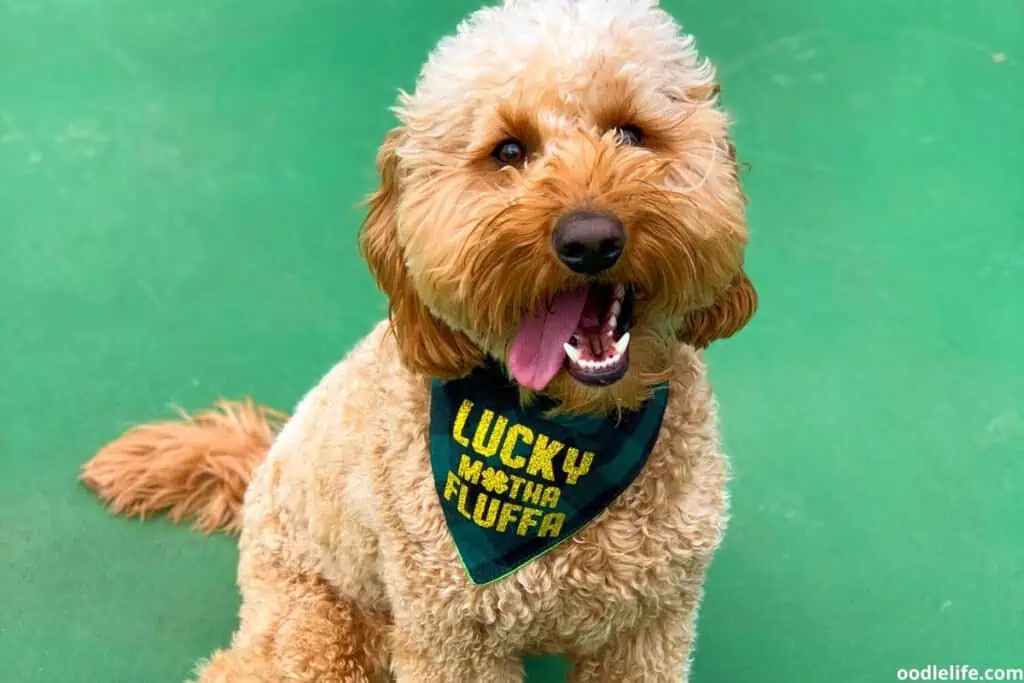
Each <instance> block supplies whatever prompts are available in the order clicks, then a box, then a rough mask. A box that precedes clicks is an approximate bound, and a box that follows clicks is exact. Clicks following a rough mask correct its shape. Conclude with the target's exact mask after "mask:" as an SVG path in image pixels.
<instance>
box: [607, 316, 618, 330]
mask: <svg viewBox="0 0 1024 683" xmlns="http://www.w3.org/2000/svg"><path fill="white" fill-rule="evenodd" d="M618 324H619V319H618V318H617V317H616V315H615V314H614V313H612V315H611V316H610V317H609V318H608V327H610V328H612V329H613V330H614V329H615V326H616V325H618Z"/></svg>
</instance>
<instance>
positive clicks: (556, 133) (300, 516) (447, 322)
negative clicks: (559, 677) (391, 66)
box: [81, 0, 757, 683]
mask: <svg viewBox="0 0 1024 683" xmlns="http://www.w3.org/2000/svg"><path fill="white" fill-rule="evenodd" d="M395 111H396V115H397V119H398V124H397V126H396V127H395V128H394V129H393V130H392V131H391V132H390V133H389V134H388V135H387V136H386V139H385V140H384V141H383V143H382V145H381V146H380V149H379V154H378V158H377V167H378V171H379V181H380V184H379V187H378V188H377V189H376V190H375V191H374V192H373V194H372V195H371V196H370V198H369V200H368V211H367V213H366V218H365V221H364V223H363V225H362V227H361V230H360V233H359V245H360V248H361V252H362V254H363V256H364V258H365V260H366V262H367V263H368V265H369V268H370V270H371V271H372V274H373V276H374V277H375V280H376V282H377V284H378V285H379V287H380V289H381V290H383V292H384V293H385V294H386V296H387V299H388V302H389V315H388V316H387V319H386V320H385V321H383V322H381V323H380V324H379V325H378V326H377V327H376V328H375V329H373V330H372V331H371V332H370V333H369V334H368V335H367V336H366V337H365V338H364V339H363V340H362V341H361V342H359V343H358V345H357V346H356V347H355V348H354V349H353V350H352V351H350V352H349V353H348V355H347V356H346V357H345V358H344V359H343V360H342V361H341V362H340V363H339V364H338V365H337V366H336V367H335V368H334V369H333V370H331V371H330V372H329V374H327V376H326V377H325V378H324V379H323V380H322V381H321V382H320V383H319V384H318V385H317V386H316V387H315V388H314V389H313V390H311V391H310V392H309V393H308V394H307V395H306V396H305V397H304V398H303V399H302V400H301V402H300V403H299V405H298V406H297V408H296V410H295V411H294V413H293V415H292V416H291V417H289V418H286V417H285V416H283V415H279V414H277V413H274V412H272V411H270V410H268V409H265V408H261V407H259V406H257V405H255V404H253V403H252V402H249V401H247V402H244V403H223V404H221V405H220V406H219V407H218V408H216V409H213V410H210V411H207V412H205V413H202V414H199V415H197V416H192V417H189V416H184V419H182V420H181V421H178V422H167V423H156V424H151V425H143V426H140V427H138V428H135V429H133V430H132V431H130V432H129V433H127V434H126V435H124V436H123V437H122V438H120V439H118V440H116V441H114V442H112V443H111V444H109V445H108V446H107V447H106V448H104V449H103V450H102V451H100V452H99V453H98V454H97V455H96V456H95V457H94V459H93V460H92V461H91V462H89V463H88V464H87V465H86V466H85V467H84V468H83V471H82V474H81V477H82V479H83V481H84V482H85V483H86V484H87V485H88V486H90V487H91V488H92V489H94V490H95V491H96V492H97V493H98V494H99V495H100V496H101V497H102V498H103V499H104V500H105V501H107V503H109V504H110V505H111V507H112V508H113V509H114V510H115V511H116V512H120V513H123V514H130V515H136V516H146V515H150V514H153V513H155V512H157V511H161V510H164V511H169V512H170V514H171V516H172V518H173V519H176V520H177V519H183V518H186V517H193V518H195V519H196V520H197V525H198V526H200V527H201V528H203V529H204V530H207V531H212V530H227V531H231V532H239V533H240V562H239V569H238V581H239V585H240V587H241V592H242V606H241V614H240V624H239V627H238V630H237V632H236V633H235V635H234V637H233V639H232V642H231V644H230V646H229V647H228V648H227V649H225V650H223V651H219V652H216V653H214V654H213V655H212V656H211V657H210V658H209V659H207V660H204V661H203V662H202V663H201V664H200V665H199V666H198V668H197V673H196V676H197V677H198V678H197V680H198V681H200V682H201V683H281V682H284V681H289V682H291V681H309V682H313V681H317V682H319V683H378V682H380V683H383V682H384V681H396V682H397V683H426V682H433V681H437V682H443V683H467V682H480V683H522V682H523V680H524V668H523V656H524V655H527V654H558V655H562V656H564V657H565V658H567V659H568V660H569V662H570V663H571V671H572V673H571V674H570V676H571V680H572V681H574V682H576V683H611V682H615V683H624V682H641V681H642V682H643V683H659V682H664V683H669V682H670V681H671V682H673V683H674V682H675V681H679V680H681V679H682V680H687V679H688V676H689V669H690V660H691V653H692V649H693V645H694V636H695V624H696V616H697V613H698V609H699V606H700V603H701V598H702V592H703V583H704V579H705V575H706V571H707V569H708V566H709V563H710V562H711V560H712V557H713V555H714V553H715V551H716V549H717V548H718V546H719V544H720V542H721V539H722V536H723V533H724V531H725V528H726V523H727V518H728V495H727V480H728V473H729V470H728V463H727V460H726V457H725V455H724V454H723V452H722V448H721V445H720V439H719V435H718V423H717V408H716V403H715V399H714V396H713V394H712V392H711V389H710V387H709V383H708V379H707V371H706V366H705V362H704V360H703V349H704V348H705V347H707V346H708V345H709V344H710V343H712V342H714V341H715V340H719V339H724V338H727V337H730V336H731V335H733V334H734V333H736V332H737V331H738V330H740V329H741V328H742V327H744V325H746V324H747V322H748V321H749V320H750V319H751V317H752V316H753V314H754V312H755V309H756V305H757V294H756V291H755V289H754V287H753V285H752V284H751V282H750V280H749V279H748V277H747V276H746V274H745V272H744V267H743V264H744V254H745V251H746V247H747V243H748V228H747V224H746V219H745V209H746V198H745V195H744V193H743V190H742V188H741V184H740V177H739V169H738V165H737V161H736V156H735V152H734V148H733V145H732V143H731V140H730V134H729V131H730V120H729V117H728V115H727V114H726V113H725V112H724V111H723V109H722V108H721V106H720V102H719V88H718V85H717V84H716V81H715V75H714V69H713V67H712V65H711V64H710V63H709V62H708V61H707V60H706V59H703V58H701V57H700V56H699V55H698V52H697V51H696V48H695V43H694V40H693V38H692V37H690V36H688V35H686V34H684V33H683V32H682V31H681V29H680V27H679V25H677V23H676V22H675V21H674V20H673V18H672V17H671V16H670V15H669V14H668V13H667V12H666V11H664V10H663V9H661V8H659V7H658V6H657V2H656V1H655V0H505V2H504V3H503V4H501V5H498V6H492V7H485V8H483V9H480V10H478V11H476V12H475V13H473V14H472V15H471V16H470V17H469V18H468V19H467V20H465V21H464V22H463V23H462V24H461V25H460V26H459V27H458V30H457V32H455V33H454V34H453V35H451V36H449V37H446V38H444V39H443V40H441V41H440V43H439V44H438V45H437V47H436V48H435V50H434V51H433V52H432V53H431V54H430V56H429V59H428V61H427V63H426V65H425V66H424V67H423V70H422V72H421V74H420V77H419V80H418V83H417V85H416V87H415V89H414V91H413V92H412V93H408V94H407V93H402V94H401V95H400V97H399V102H398V105H397V107H396V108H395ZM588 439H589V440H588ZM598 479H599V480H600V481H598V482H597V483H596V484H593V485H592V486H591V485H590V484H587V486H591V488H589V489H588V488H586V486H584V484H585V483H586V482H587V481H589V480H595V481H596V480H598ZM562 506H565V507H564V508H563V507H562ZM484 546H486V547H484Z"/></svg>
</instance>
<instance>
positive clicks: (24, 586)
mask: <svg viewBox="0 0 1024 683" xmlns="http://www.w3.org/2000/svg"><path fill="white" fill-rule="evenodd" d="M666 4H667V5H669V7H670V9H672V10H673V11H677V14H678V15H679V16H680V17H682V18H683V19H684V20H685V21H686V22H687V24H688V26H689V28H690V29H692V30H693V31H694V32H695V33H697V35H698V36H699V38H700V39H701V44H702V46H703V48H704V49H705V51H706V52H708V53H709V54H710V55H711V56H713V57H714V58H715V59H716V60H717V61H718V62H719V63H720V65H721V75H722V81H723V84H724V95H725V99H726V103H727V105H728V106H729V107H730V108H731V109H732V110H733V112H735V115H736V117H737V120H738V127H737V142H738V147H739V150H740V153H741V156H742V157H743V158H744V159H745V160H747V161H749V162H750V163H751V164H752V170H751V171H750V172H749V173H748V175H747V187H748V190H749V194H750V197H751V201H752V208H751V221H752V225H753V231H754V240H753V244H752V248H751V252H750V261H749V270H750V273H751V275H752V277H753V278H754V280H755V281H756V282H757V284H758V286H759V288H760V291H761V294H762V301H763V307H762V310H761V313H760V315H759V316H758V317H757V318H756V323H755V324H752V325H751V327H750V328H749V329H748V330H747V331H746V332H745V333H744V334H743V335H741V336H740V337H739V338H737V339H735V340H733V341H731V342H728V343H723V344H721V345H720V346H719V347H718V348H717V349H715V350H714V351H713V353H712V354H711V360H712V364H713V369H714V376H715V380H716V383H717V389H718V391H719V393H720V397H721V402H722V413H723V418H724V425H725V427H724V428H725V434H726V440H727V443H728V447H729V451H730V453H731V454H732V456H733V460H734V463H735V473H736V475H735V481H734V505H735V508H734V509H735V518H734V522H733V525H732V527H731V532H730V534H729V536H728V538H727V541H726V544H725V546H724V549H723V551H722V553H721V555H720V556H719V558H718V561H717V562H716V564H715V565H714V567H713V571H712V574H711V578H710V581H709V585H708V591H707V601H706V603H705V609H704V611H703V614H702V621H701V636H700V643H699V649H698V652H697V660H696V665H695V676H694V678H695V680H696V681H697V682H698V683H716V682H718V683H737V682H746V681H758V682H762V683H790V682H794V683H825V682H835V683H864V682H868V681H894V680H896V670H897V668H898V667H903V666H923V665H926V664H930V663H934V664H940V665H946V664H973V665H976V666H978V667H987V666H1009V665H1016V666H1024V445H1022V444H1024V342H1022V341H1021V337H1022V334H1024V322H1022V321H1024V303H1022V297H1024V195H1022V193H1021V184H1022V177H1024V176H1022V173H1024V171H1022V165H1024V117H1022V114H1021V110H1022V108H1024V68H1022V62H1024V5H1021V3H1020V2H1019V0H980V1H979V2H974V3H970V2H964V1H963V0H959V1H957V2H952V1H949V0H872V1H869V2H864V1H863V0H840V1H838V2H831V3H830V2H826V0H817V1H815V0H802V1H798V0H789V1H786V0H778V1H776V2H762V1H761V0H731V1H730V0H726V1H725V2H706V3H700V2H696V1H695V0H685V1H684V0H677V1H674V2H669V1H668V0H666ZM473 6H474V3H473V2H471V0H433V1H432V2H429V3H428V2H425V1H422V0H376V2H367V1H365V0H362V1H356V0H306V1H305V2H301V3H292V2H281V1H279V0H221V1H220V2H210V1H209V0H174V1H173V2H162V3H153V2H140V1H139V0H106V2H98V1H97V0H4V1H3V2H0V238H2V239H0V314H2V318H0V320H2V322H0V351H2V356H0V377H2V378H3V381H4V389H3V391H2V392H0V416H2V417H0V420H2V422H0V683H93V682H95V683H101V682H102V683H110V682H114V683H175V682H177V681H180V680H181V679H182V677H183V675H184V674H185V673H186V671H187V670H188V669H189V667H190V666H191V664H192V662H193V661H194V660H196V659H198V658H200V657H202V656H203V655H205V654H207V653H208V652H209V651H210V650H211V649H213V648H214V647H216V646H219V645H222V644H224V643H225V642H226V640H227V639H228V637H229V635H230V633H231V630H232V628H233V625H234V621H235V614H236V609H237V606H238V597H237V593H236V590H235V586H234V578H233V575H234V564H235V559H236V555H235V549H234V547H233V543H232V541H230V540H229V539H226V538H217V539H204V538H202V537H200V536H197V535H195V534H192V533H190V532H189V531H188V530H187V529H181V528H174V527H171V526H169V525H167V524H164V523H162V522H157V523H151V524H145V525H142V524H138V523H129V522H123V521H118V520H114V519H111V518H110V517H108V516H107V515H105V513H104V512H103V511H102V510H100V508H99V507H98V506H97V505H96V504H95V502H94V500H93V499H92V498H91V497H90V496H89V495H88V494H87V493H86V492H84V491H83V490H81V489H80V488H78V487H77V486H76V483H75V475H76V469H77V468H78V466H79V464H80V463H81V462H82V461H83V460H85V459H86V458H87V457H88V456H89V455H90V453H91V451H92V450H93V449H95V448H96V447H98V446H99V445H100V444H102V443H103V442H104V440H105V439H108V438H110V437H113V436H114V435H116V434H117V433H118V431H119V430H120V429H122V428H123V427H125V426H126V425H129V424H131V423H132V422H134V421H137V420H142V419H147V418H151V417H153V416H158V415H162V414H163V413H164V411H165V407H166V406H167V405H168V404H170V403H178V404H181V405H184V406H188V407H200V406H203V405H205V404H207V403H208V402H209V401H211V400H212V399H214V398H216V397H218V396H222V395H228V396H239V395H242V394H247V393H249V394H253V395H255V396H257V397H258V398H259V399H261V400H263V401H265V402H269V403H272V404H275V405H278V406H282V407H289V406H291V405H292V404H293V402H294V401H295V400H296V399H297V398H298V396H299V395H300V394H301V393H302V392H303V391H304V390H305V389H306V388H308V387H309V386H310V385H311V384H312V383H313V382H314V381H316V380H317V378H318V377H319V376H320V374H321V373H322V372H324V371H325V370H326V369H327V368H328V367H329V366H330V365H331V364H332V363H333V362H334V361H335V360H336V359H337V358H338V357H339V356H341V355H342V354H343V353H344V352H345V350H346V349H347V348H348V347H349V346H350V345H351V344H352V343H353V342H354V341H355V340H356V339H357V338H358V337H359V336H360V335H362V334H363V333H365V332H366V331H367V330H368V328H369V327H370V325H371V324H372V323H373V322H374V321H375V320H376V319H377V318H378V317H379V316H380V315H381V314H382V312H383V310H384V308H383V301H382V299H381V298H380V297H379V296H377V295H375V294H373V292H374V290H373V288H372V285H371V282H370V279H369V277H368V275H367V274H366V271H365V268H364V267H363V266H362V264H361V263H360V262H359V260H358V257H357V254H356V251H355V248H354V241H353V240H354V234H355V230H356V226H357V223H358V220H359V213H358V212H357V211H355V210H354V209H353V208H352V206H353V204H354V203H355V202H356V201H357V199H358V198H359V197H360V196H361V195H362V194H363V193H364V192H365V191H367V190H368V189H370V187H371V186H372V182H373V175H372V157H373V154H374V149H375V147H376V145H377V144H378V142H379V141H380V139H381V136H382V135H383V133H384V132H385V130H386V129H387V128H388V126H389V124H390V119H389V115H388V113H387V109H386V108H387V106H388V105H389V103H390V102H391V101H392V99H393V96H394V94H395V90H396V88H398V87H409V86H411V84H412V82H413V78H414V77H415V74H416V72H417V70H418V68H419V65H420V62H421V60H422V58H423V57H424V55H425V53H426V51H427V50H428V49H429V47H430V46H431V44H432V43H433V41H434V40H435V39H436V38H437V37H438V36H439V35H440V34H441V33H442V32H444V31H447V30H449V29H450V28H452V27H453V26H454V25H455V23H456V22H457V20H458V19H459V18H460V17H462V16H463V15H464V14H465V13H466V12H468V11H469V10H470V9H471V8H472V7H473ZM531 671H532V676H531V679H530V680H531V682H533V683H539V682H543V681H555V680H558V675H557V672H558V671H560V668H559V666H558V665H557V663H551V662H540V663H533V664H532V666H531Z"/></svg>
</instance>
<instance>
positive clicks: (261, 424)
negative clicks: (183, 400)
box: [80, 399, 286, 533]
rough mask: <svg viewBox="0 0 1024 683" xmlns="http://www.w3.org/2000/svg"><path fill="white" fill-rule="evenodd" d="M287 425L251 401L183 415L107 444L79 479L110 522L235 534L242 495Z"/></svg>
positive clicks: (280, 416) (281, 416)
mask: <svg viewBox="0 0 1024 683" xmlns="http://www.w3.org/2000/svg"><path fill="white" fill-rule="evenodd" d="M285 419H286V416H285V415H284V414H282V413H279V412H277V411H275V410H271V409H269V408H264V407H262V406H258V405H256V404H255V403H253V402H252V400H250V399H245V400H243V401H220V402H218V403H217V404H216V405H215V407H214V408H211V409H209V410H205V411H203V412H200V413H197V414H195V415H188V414H187V413H185V412H181V414H180V419H179V420H176V421H165V422H155V423H152V424H144V425H140V426H138V427H134V428H132V429H130V430H129V431H128V432H126V433H125V434H124V435H122V436H121V437H119V438H117V439H116V440H114V441H112V442H111V443H109V444H107V445H106V446H104V447H103V448H102V449H101V450H100V451H99V452H98V453H97V454H96V455H95V456H94V457H93V458H92V460H90V461H89V462H88V463H86V465H85V466H84V467H83V468H82V471H81V475H80V478H81V480H82V482H83V483H84V484H85V485H86V486H88V487H89V488H90V489H92V490H93V491H94V492H96V494H97V495H98V496H99V497H100V498H101V499H102V500H103V501H104V502H105V503H106V504H107V505H108V507H109V508H110V510H111V511H112V512H114V513H115V514H118V515H124V516H126V517H137V518H143V519H144V518H146V517H150V516H152V515H155V514H157V513H161V512H165V513H167V515H168V516H169V517H170V519H171V520H172V521H174V522H175V523H178V522H181V521H183V520H186V519H190V520H193V521H194V526H195V528H196V529H198V530H200V531H203V532H204V533H212V532H215V531H223V532H227V533H237V532H238V531H239V530H240V529H241V521H242V520H241V515H242V498H243V496H244V494H245V489H246V487H247V486H248V485H249V480H250V479H251V478H252V473H253V471H254V470H255V469H256V466H257V465H259V463H260V462H261V461H262V460H263V458H264V456H265V455H266V454H267V451H268V450H270V446H271V444H272V443H273V440H274V437H275V436H276V434H277V432H278V431H280V429H281V426H282V425H283V424H284V421H285Z"/></svg>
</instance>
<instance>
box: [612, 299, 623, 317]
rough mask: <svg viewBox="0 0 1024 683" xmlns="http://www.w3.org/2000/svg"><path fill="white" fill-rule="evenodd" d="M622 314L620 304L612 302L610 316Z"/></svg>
mask: <svg viewBox="0 0 1024 683" xmlns="http://www.w3.org/2000/svg"><path fill="white" fill-rule="evenodd" d="M621 312H622V304H621V303H619V302H618V301H613V302H612V315H618V314H619V313H621Z"/></svg>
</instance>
